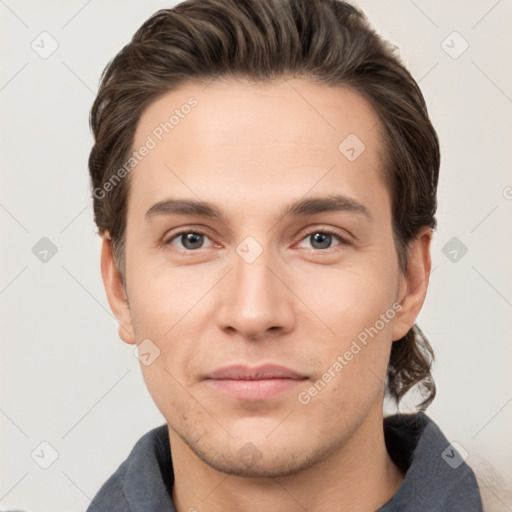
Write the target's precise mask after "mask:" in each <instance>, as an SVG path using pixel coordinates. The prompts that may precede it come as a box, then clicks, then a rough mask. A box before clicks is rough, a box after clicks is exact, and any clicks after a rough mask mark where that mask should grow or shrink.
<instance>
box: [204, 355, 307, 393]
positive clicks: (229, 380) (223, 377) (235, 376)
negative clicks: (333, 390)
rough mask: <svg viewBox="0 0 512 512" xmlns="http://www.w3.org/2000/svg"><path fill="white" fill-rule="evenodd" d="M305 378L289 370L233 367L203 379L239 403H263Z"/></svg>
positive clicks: (221, 369)
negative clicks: (260, 401)
mask: <svg viewBox="0 0 512 512" xmlns="http://www.w3.org/2000/svg"><path fill="white" fill-rule="evenodd" d="M306 379H307V377H306V376H305V375H302V374H300V373H299V372H296V371H294V370H291V369H290V368H287V367H285V366H280V365H273V364H266V365H262V366H257V367H254V368H251V367H248V366H244V365H233V366H226V367H224V368H219V369H218V370H215V371H213V372H211V373H210V374H208V375H207V377H206V380H207V382H208V384H209V385H210V386H211V387H213V388H214V389H215V390H217V391H222V392H224V393H228V394H230V395H232V396H234V397H236V398H239V399H242V400H266V399H269V398H272V397H275V396H277V395H279V394H281V393H284V392H285V391H289V390H291V389H293V388H295V387H296V386H298V385H299V384H301V383H303V382H304V380H306Z"/></svg>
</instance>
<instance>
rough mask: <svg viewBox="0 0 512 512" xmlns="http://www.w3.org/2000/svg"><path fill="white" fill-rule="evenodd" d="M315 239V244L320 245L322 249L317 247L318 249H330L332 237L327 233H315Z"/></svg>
mask: <svg viewBox="0 0 512 512" xmlns="http://www.w3.org/2000/svg"><path fill="white" fill-rule="evenodd" d="M313 238H314V241H315V242H319V243H320V247H316V248H317V249H326V248H328V247H329V244H330V241H331V235H329V234H327V233H315V234H314V235H313Z"/></svg>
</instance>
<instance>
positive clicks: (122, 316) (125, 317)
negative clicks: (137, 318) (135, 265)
mask: <svg viewBox="0 0 512 512" xmlns="http://www.w3.org/2000/svg"><path fill="white" fill-rule="evenodd" d="M101 276H102V278H103V285H104V286H105V291H106V292H107V299H108V303H109V304H110V309H111V310H112V313H114V316H115V317H116V319H117V323H118V324H119V328H118V329H119V337H120V338H121V339H122V340H123V341H124V342H125V343H129V344H130V345H133V344H135V343H136V341H135V331H134V329H133V326H132V320H131V316H130V308H129V306H128V302H127V300H126V295H125V292H124V288H123V285H122V279H121V275H120V274H119V271H118V270H117V268H116V264H115V260H114V252H113V250H112V240H111V239H110V235H109V234H108V233H107V234H105V235H104V236H103V243H102V246H101Z"/></svg>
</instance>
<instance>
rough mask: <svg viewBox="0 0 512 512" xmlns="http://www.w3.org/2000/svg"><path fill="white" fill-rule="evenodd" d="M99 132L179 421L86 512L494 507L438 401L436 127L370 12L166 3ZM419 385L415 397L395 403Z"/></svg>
mask: <svg viewBox="0 0 512 512" xmlns="http://www.w3.org/2000/svg"><path fill="white" fill-rule="evenodd" d="M91 124H92V128H93V132H94V137H95V144H94V147H93V149H92V151H91V155H90V159H89V169H90V173H91V178H92V185H93V198H94V211H95V221H96V223H97V226H98V230H99V233H100V234H101V235H102V237H103V248H102V256H101V269H102V275H103V280H104V284H105V289H106V293H107V297H108V300H109V304H110V306H111V308H112V311H113V312H114V314H115V315H116V318H117V320H118V322H119V335H120V337H121V339H122V340H123V341H125V342H126V343H128V344H133V345H138V353H139V358H140V361H141V369H142V372H143V376H144V379H145V382H146V384H147V386H148V389H149V392H150V393H151V396H152V397H153V399H154V401H155V403H156V405H157V406H158V408H159V409H160V411H161V412H162V414H163V416H164V418H165V420H166V424H165V425H162V426H161V427H158V428H155V429H154V430H152V431H150V432H149V433H148V434H146V435H145V436H144V437H143V438H141V440H140V441H139V442H138V443H137V445H136V446H135V447H134V449H133V451H132V452H131V454H130V455H129V457H128V459H127V460H126V461H125V462H124V463H123V464H121V466H120V467H119V469H118V470H117V471H116V472H115V474H114V475H112V477H111V478H110V479H109V480H108V481H107V482H106V483H105V484H104V485H103V487H102V488H101V489H100V490H99V492H98V494H97V496H96V497H95V499H94V500H93V502H92V503H91V506H90V508H89V510H90V511H98V510H100V511H101V510H105V511H128V510H130V511H134V512H135V511H146V512H149V511H157V510H158V511H163V510H166V511H177V512H185V511H191V512H192V511H196V510H197V511H208V512H217V511H223V512H225V511H248V512H253V511H283V512H285V511H286V512H293V511H299V510H300V511H304V510H307V511H308V512H321V511H324V510H336V511H354V510H356V511H359V512H370V511H372V512H373V511H376V510H378V511H380V512H390V511H398V510H414V511H415V512H420V511H427V510H428V511H448V510H449V511H465V512H468V511H480V510H482V504H481V498H480V493H479V490H478V486H477V482H476V479H475V475H474V473H473V471H472V470H471V469H470V467H469V466H468V465H467V464H466V463H465V462H464V461H463V460H462V457H461V456H460V454H459V453H458V452H457V451H456V449H455V448H454V447H453V446H451V445H450V444H449V442H448V440H447V439H446V437H445V436H444V435H443V433H442V432H441V431H440V430H439V428H438V427H437V426H436V425H435V423H434V422H432V420H431V419H430V418H429V417H428V416H426V414H425V413H424V410H425V409H426V407H427V406H428V405H429V404H430V402H431V401H432V400H433V398H434V396H435V385H434V382H433V379H432V377H431V374H430V367H431V363H432V359H433V352H432V349H431V347H430V345H429V343H428V341H427V340H426V338H425V337H424V336H423V334H422V332H421V330H420V329H419V327H418V326H416V325H415V320H416V318H417V315H418V313H419V311H420V309H421V307H422V305H423V302H424V299H425V295H426V292H427V287H428V279H429V273H430V269H431V261H430V242H431V238H432V231H433V229H434V228H435V225H436V221H435V211H436V189H437V181H438V172H439V160H440V158H439V144H438V140H437V135H436V133H435V130H434V128H433V127H432V125H431V123H430V120H429V117H428V114H427V109H426V106H425V102H424V99H423V96H422V94H421V92H420V90H419V88H418V86H417V84H416V83H415V82H414V80H413V78H412V77H411V75H410V74H409V73H408V71H407V70H406V69H405V68H404V67H403V65H402V64H401V63H400V61H399V59H398V57H396V56H395V55H394V53H393V50H392V47H391V46H390V45H389V44H387V43H385V42H384V41H382V40H381V39H380V38H379V36H377V35H376V34H375V33H374V32H373V31H372V30H371V28H369V26H368V25H367V22H366V20H365V18H364V16H363V14H362V13H361V12H359V11H358V10H356V9H355V8H354V7H352V6H350V5H348V4H346V3H343V2H340V1H335V0H245V1H242V0H200V1H199V0H189V1H187V2H184V3H182V4H179V5H178V6H176V7H175V8H173V9H168V10H162V11H159V12H158V13H156V14H155V15H154V16H153V17H151V18H150V19H149V20H147V21H146V22H145V23H144V24H143V26H142V27H141V28H140V29H139V30H138V31H137V33H136V34H135V36H134V37H133V39H132V41H131V42H130V44H128V45H127V46H126V47H125V48H124V49H123V50H122V51H121V52H120V53H119V54H118V55H117V56H116V58H115V59H114V60H113V61H112V62H111V63H110V64H109V66H108V67H107V69H106V72H105V73H104V76H103V78H102V84H101V86H100V90H99V92H98V97H97V98H96V101H95V103H94V105H93V109H92V113H91ZM416 385H417V386H418V389H419V391H420V392H422V393H423V395H424V400H423V402H422V403H421V404H419V412H418V413H416V414H407V415H394V416H391V417H387V418H383V401H384V398H385V396H386V394H387V395H388V396H389V397H390V398H392V399H394V400H395V402H396V403H397V404H398V403H399V402H400V399H401V398H402V397H403V395H404V394H405V393H406V392H407V391H408V390H409V389H411V388H413V387H414V386H416Z"/></svg>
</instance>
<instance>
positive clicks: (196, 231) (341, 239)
mask: <svg viewBox="0 0 512 512" xmlns="http://www.w3.org/2000/svg"><path fill="white" fill-rule="evenodd" d="M189 233H193V234H194V235H202V236H205V237H207V238H210V237H209V236H208V234H207V233H205V232H204V231H202V230H200V229H183V230H181V231H179V232H177V233H174V234H173V235H172V236H171V237H170V238H168V239H167V240H166V241H164V242H163V244H162V245H164V246H168V245H171V242H173V241H174V240H175V239H177V238H178V237H180V236H181V235H185V234H189ZM316 233H321V234H322V235H332V236H334V237H336V238H337V239H338V240H339V242H340V244H339V245H350V242H349V241H348V240H347V238H345V237H344V236H342V235H341V234H340V233H338V232H337V231H334V230H332V229H328V228H325V229H324V228H321V229H318V228H317V229H313V230H311V231H309V232H308V233H306V234H305V235H304V236H303V237H302V238H301V239H300V241H301V242H302V240H304V239H306V238H308V237H309V236H311V235H314V234H316ZM336 247H338V246H334V247H328V248H327V249H311V250H312V251H315V252H328V251H330V250H332V249H336ZM176 249H177V250H178V248H176ZM201 249H202V248H200V249H195V250H190V249H179V250H181V251H182V252H186V253H190V254H193V253H195V252H199V251H200V250H201Z"/></svg>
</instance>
